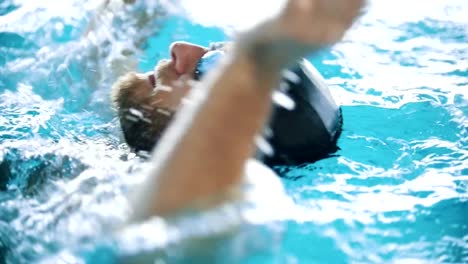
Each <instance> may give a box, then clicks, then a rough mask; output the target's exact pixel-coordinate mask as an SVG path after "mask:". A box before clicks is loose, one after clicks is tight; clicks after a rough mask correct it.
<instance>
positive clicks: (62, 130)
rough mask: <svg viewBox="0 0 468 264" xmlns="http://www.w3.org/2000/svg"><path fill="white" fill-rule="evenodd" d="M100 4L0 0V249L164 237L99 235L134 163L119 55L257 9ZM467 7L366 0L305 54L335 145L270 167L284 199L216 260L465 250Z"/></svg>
mask: <svg viewBox="0 0 468 264" xmlns="http://www.w3.org/2000/svg"><path fill="white" fill-rule="evenodd" d="M62 2H63V3H62ZM143 2H144V3H143ZM279 2H280V1H266V2H263V5H264V6H266V7H271V9H275V8H274V7H275V6H277V4H278V3H279ZM96 3H97V1H91V0H90V1H85V2H83V1H73V0H70V1H61V2H56V1H42V2H40V3H30V1H24V0H6V1H3V2H2V3H0V65H1V66H2V67H1V68H0V72H1V73H0V111H1V116H0V161H1V163H0V263H2V262H7V263H31V262H46V263H47V262H50V263H56V262H58V261H59V260H60V261H62V262H63V263H67V262H68V263H73V262H74V261H75V262H79V261H86V262H88V263H103V262H105V261H106V260H107V261H109V262H112V261H113V256H115V255H119V253H118V252H117V253H115V252H111V253H109V251H112V248H113V246H114V245H115V244H116V243H117V244H118V245H119V248H120V249H123V251H125V250H127V251H132V250H135V251H136V252H138V251H139V250H140V251H143V250H142V248H141V246H142V245H141V244H145V243H146V244H148V245H149V246H153V247H158V246H161V247H164V246H165V245H166V244H165V243H167V241H164V239H163V238H161V237H158V239H159V240H157V239H156V240H157V241H156V240H151V239H150V238H147V237H144V236H142V237H138V236H137V239H140V240H128V241H130V242H128V243H124V242H125V241H117V242H116V241H112V240H111V239H106V238H103V237H104V236H105V234H108V232H109V230H108V228H109V226H112V225H115V224H117V223H120V222H121V221H122V219H123V218H124V217H125V214H126V213H127V211H126V207H125V199H124V194H125V192H126V190H127V189H128V186H131V185H132V184H135V183H136V182H138V181H140V180H141V175H139V174H138V171H140V170H143V169H144V168H143V167H144V165H141V164H140V163H139V162H137V161H136V158H135V157H133V156H132V155H131V154H129V153H128V150H127V149H126V148H125V146H124V145H122V144H121V143H122V141H121V140H120V134H119V128H118V126H117V122H116V120H115V119H114V116H113V114H112V111H111V110H110V105H109V98H108V97H109V96H108V93H109V86H110V84H111V83H112V81H113V80H114V79H115V77H116V75H117V74H118V73H119V72H121V71H122V70H125V69H122V67H124V66H125V65H137V67H138V68H139V69H140V70H143V71H144V70H149V69H151V68H152V67H153V64H154V62H155V61H156V60H157V59H159V58H162V57H166V56H167V55H168V54H167V46H168V44H169V43H170V42H171V41H173V40H187V41H193V42H197V43H200V44H208V43H209V42H212V41H221V40H225V39H227V38H228V36H229V34H230V33H231V32H232V30H233V29H235V28H242V27H244V26H245V23H247V22H246V21H249V19H250V20H253V21H255V19H258V18H257V17H255V16H253V18H252V17H251V16H252V14H254V11H255V8H257V7H252V8H251V9H252V10H250V9H247V10H246V12H244V13H243V16H242V17H241V18H242V21H238V20H239V18H237V19H236V16H233V15H232V13H233V12H232V10H233V9H232V7H235V6H237V7H240V8H244V9H245V6H246V2H243V1H232V2H230V1H227V0H225V1H216V2H212V3H211V5H215V3H217V4H216V5H220V7H219V8H220V9H219V10H218V11H219V12H216V13H214V14H213V13H212V14H211V15H207V14H206V12H204V10H208V9H207V3H206V2H202V1H200V2H196V1H189V0H186V1H181V3H179V4H174V3H172V4H171V2H169V1H138V3H139V5H136V6H135V7H134V8H132V9H129V10H126V12H119V13H116V14H115V15H114V16H105V17H99V18H96V20H95V22H93V19H92V18H93V15H92V14H93V10H94V9H95V8H96V7H97V4H96ZM194 3H199V4H198V5H196V6H198V7H205V9H203V8H199V9H197V8H195V7H196V6H195V5H194ZM260 3H262V2H261V1H260ZM273 3H275V4H273ZM267 4H268V5H267ZM223 5H225V6H224V7H223ZM181 6H182V7H186V9H182V8H181ZM260 7H262V6H261V5H260ZM211 8H213V6H211ZM142 9H143V10H146V11H145V13H144V14H145V17H146V19H143V20H138V17H141V16H136V14H139V12H141V10H142ZM257 11H258V9H257ZM467 11H468V4H467V3H466V1H463V0H458V1H457V0H449V1H437V0H431V1H422V0H421V1H419V0H414V1H412V2H411V3H408V2H407V1H402V0H399V1H391V2H390V1H379V0H375V1H371V2H370V5H369V7H368V8H367V9H366V12H365V14H364V15H363V17H362V18H361V19H360V21H359V22H358V23H357V25H356V26H355V27H354V28H353V29H352V30H351V31H350V32H349V34H348V35H347V36H346V38H345V40H344V41H342V42H341V43H339V44H337V45H335V46H334V47H332V48H330V49H327V50H323V51H322V52H320V53H319V54H316V55H315V56H313V57H311V58H310V59H311V61H312V62H313V63H314V64H315V65H316V66H317V68H318V69H319V70H320V72H322V74H323V75H324V76H325V78H326V80H327V83H328V84H329V85H330V86H331V88H332V93H333V94H334V96H335V98H336V99H337V101H339V102H341V103H342V105H343V114H344V118H345V120H344V131H343V135H342V138H341V140H340V141H339V145H340V147H341V150H340V151H339V152H338V153H337V154H338V155H337V156H336V157H332V158H329V159H326V160H323V161H320V162H317V163H314V164H305V165H303V166H298V167H282V168H277V170H278V171H279V172H280V173H281V174H282V176H283V177H282V181H283V183H284V184H285V186H286V189H287V192H288V194H289V196H290V197H291V198H292V199H293V200H294V207H293V208H290V209H289V210H286V209H285V210H284V211H283V212H280V213H281V214H282V215H281V219H280V220H278V219H274V220H275V221H271V223H264V224H261V225H254V226H253V227H252V228H251V229H250V230H248V231H246V233H245V234H244V235H245V236H246V237H248V238H252V237H254V238H255V241H253V242H252V241H246V240H247V239H245V238H244V239H243V238H242V237H241V236H240V237H239V238H237V240H236V241H234V242H233V243H231V244H229V245H225V247H224V248H220V252H221V253H220V254H223V255H222V256H220V259H222V260H223V261H220V263H229V262H234V263H236V262H237V263H238V262H242V263H389V262H394V263H466V262H468V219H467V218H468V217H467V215H468V213H467V211H468V208H467V198H468V196H467V193H468V191H467V184H468V161H467V155H468V148H467V134H468V133H467V124H468V122H467V114H468V101H467V92H466V87H467V85H468V44H467V43H468V17H467V16H466V12H467ZM271 12H274V10H271ZM251 13H252V14H251ZM140 14H141V13H140ZM230 14H231V15H230ZM142 21H143V22H144V24H142ZM90 23H91V24H94V25H96V26H95V27H93V30H91V31H90V32H91V33H90V34H88V35H87V37H86V38H84V37H83V35H84V34H85V33H84V32H86V31H87V29H88V27H89V26H88V25H90ZM214 23H216V25H217V26H215V24H214ZM135 43H138V45H135ZM123 55H125V56H123ZM140 167H142V168H140ZM128 171H132V173H128ZM272 195H273V194H272ZM272 220H273V219H272ZM267 222H268V221H267ZM214 224H216V223H214ZM150 228H151V227H150ZM152 228H153V229H150V230H151V231H153V232H155V231H154V230H159V231H161V232H163V233H164V232H166V233H165V234H166V235H167V237H168V240H170V239H176V238H174V237H171V235H170V234H169V232H168V231H167V230H164V229H163V228H162V229H158V226H157V224H155V226H153V227H152ZM179 228H180V230H178V231H179V233H181V236H182V237H183V236H184V235H188V234H186V233H184V232H187V229H189V226H187V225H183V224H182V225H181V226H179ZM142 229H143V228H142ZM130 231H131V230H130ZM198 231H200V232H203V230H198ZM124 238H127V237H125V236H124V237H123V238H122V240H123V239H124ZM145 239H147V240H145ZM117 240H118V239H117ZM132 242H133V244H132ZM143 242H145V243H143ZM137 243H140V244H137ZM245 245H248V246H245ZM167 250H168V251H169V253H170V254H172V255H176V257H177V254H178V251H177V250H175V249H172V248H167ZM160 263H163V262H160Z"/></svg>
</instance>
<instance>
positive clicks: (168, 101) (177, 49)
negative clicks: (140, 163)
mask: <svg viewBox="0 0 468 264" xmlns="http://www.w3.org/2000/svg"><path fill="white" fill-rule="evenodd" d="M207 52H208V49H207V48H205V47H202V46H198V45H195V44H191V43H187V42H174V43H172V44H171V46H170V54H171V58H170V59H165V60H161V61H159V62H158V64H157V65H156V66H155V68H154V76H155V86H156V90H155V95H154V97H153V98H154V101H153V102H152V105H153V106H156V107H161V108H166V109H170V110H173V111H176V110H177V108H178V106H179V105H180V103H181V101H182V99H183V98H184V97H185V96H186V95H187V93H188V92H189V91H190V90H191V88H192V86H193V82H194V74H195V69H196V67H197V63H198V61H199V60H200V59H201V58H202V57H203V55H205V54H206V53H207ZM148 82H150V80H149V79H148Z"/></svg>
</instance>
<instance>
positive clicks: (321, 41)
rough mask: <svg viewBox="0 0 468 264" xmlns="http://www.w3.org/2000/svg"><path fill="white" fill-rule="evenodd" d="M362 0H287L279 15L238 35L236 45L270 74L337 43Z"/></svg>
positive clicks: (349, 24)
mask: <svg viewBox="0 0 468 264" xmlns="http://www.w3.org/2000/svg"><path fill="white" fill-rule="evenodd" d="M363 3H364V0H289V1H288V2H287V3H286V6H285V7H284V9H283V10H282V12H281V13H280V14H279V15H278V16H277V17H275V18H273V19H271V20H268V21H265V22H264V23H262V24H260V25H259V26H258V27H256V28H254V29H253V30H251V31H249V32H246V33H245V34H243V35H241V36H240V38H239V41H238V43H237V44H238V46H239V47H240V50H241V51H244V52H246V53H247V54H249V56H255V57H256V60H257V63H258V64H259V66H260V67H262V68H265V67H269V68H271V69H273V70H274V71H277V70H278V69H281V68H283V67H285V66H287V65H288V64H290V63H293V62H294V61H296V60H297V59H299V58H300V57H303V56H306V55H307V54H308V53H311V52H313V51H316V50H317V49H319V48H321V47H323V46H326V45H330V44H333V43H335V42H337V41H339V40H340V39H341V38H342V37H343V35H344V33H345V32H346V30H347V29H348V28H349V27H350V26H351V25H352V23H353V21H354V19H355V18H356V17H357V16H358V14H359V10H360V9H361V7H362V6H363Z"/></svg>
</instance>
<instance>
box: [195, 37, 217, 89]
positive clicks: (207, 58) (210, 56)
mask: <svg viewBox="0 0 468 264" xmlns="http://www.w3.org/2000/svg"><path fill="white" fill-rule="evenodd" d="M223 47H224V44H223V43H222V42H218V43H214V44H211V45H210V50H209V51H208V52H207V53H205V55H203V57H202V58H201V59H200V60H199V61H198V63H197V67H196V68H195V73H194V76H193V78H194V79H195V80H197V81H198V80H200V79H201V78H202V77H203V76H204V75H205V73H207V72H208V71H209V70H211V69H213V68H214V67H215V66H216V65H217V64H218V63H219V61H220V59H221V58H222V57H224V51H223V50H221V48H223Z"/></svg>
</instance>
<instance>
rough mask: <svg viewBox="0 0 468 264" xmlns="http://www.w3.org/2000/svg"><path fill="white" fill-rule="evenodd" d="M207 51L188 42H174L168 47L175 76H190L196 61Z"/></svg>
mask: <svg viewBox="0 0 468 264" xmlns="http://www.w3.org/2000/svg"><path fill="white" fill-rule="evenodd" d="M207 51H208V50H207V49H206V48H204V47H202V46H198V45H195V44H191V43H188V42H182V41H178V42H174V43H172V44H171V46H170V52H171V58H172V62H173V63H174V67H175V71H176V72H177V74H179V75H182V74H190V73H193V72H194V71H195V67H196V66H197V63H198V61H199V60H200V59H201V57H203V55H204V54H205V53H206V52H207Z"/></svg>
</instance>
